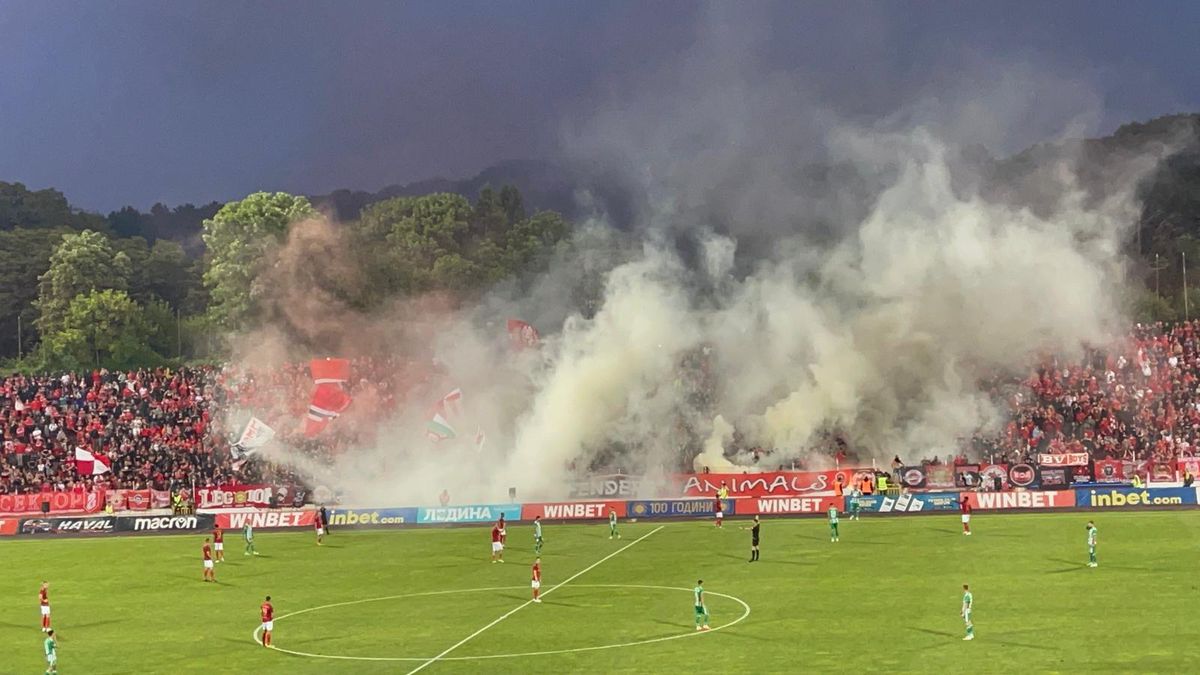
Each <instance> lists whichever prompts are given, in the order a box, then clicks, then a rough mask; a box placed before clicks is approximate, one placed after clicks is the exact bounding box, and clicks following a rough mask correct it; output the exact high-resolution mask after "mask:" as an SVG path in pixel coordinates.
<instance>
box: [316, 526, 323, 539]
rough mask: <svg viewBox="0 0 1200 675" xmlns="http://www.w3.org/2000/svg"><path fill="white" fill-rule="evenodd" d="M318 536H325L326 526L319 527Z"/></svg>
mask: <svg viewBox="0 0 1200 675" xmlns="http://www.w3.org/2000/svg"><path fill="white" fill-rule="evenodd" d="M317 536H318V537H323V536H325V528H323V527H318V528H317Z"/></svg>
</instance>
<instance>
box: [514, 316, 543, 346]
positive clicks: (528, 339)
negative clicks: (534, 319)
mask: <svg viewBox="0 0 1200 675" xmlns="http://www.w3.org/2000/svg"><path fill="white" fill-rule="evenodd" d="M508 340H509V342H511V343H512V348H513V351H518V352H519V351H521V350H523V349H533V348H534V347H537V346H538V342H539V341H541V336H539V335H538V332H537V329H536V328H534V327H533V326H531V325H529V324H528V323H526V322H524V321H521V320H520V319H509V320H508Z"/></svg>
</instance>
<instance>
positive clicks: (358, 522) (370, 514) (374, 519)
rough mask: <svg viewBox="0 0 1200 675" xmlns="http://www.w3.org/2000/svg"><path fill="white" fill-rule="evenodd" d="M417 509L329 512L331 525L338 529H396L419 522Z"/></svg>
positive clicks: (334, 510) (336, 509)
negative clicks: (396, 527)
mask: <svg viewBox="0 0 1200 675" xmlns="http://www.w3.org/2000/svg"><path fill="white" fill-rule="evenodd" d="M417 511H418V509H417V508H416V507H407V508H399V509H343V508H335V509H330V510H329V524H330V526H336V527H350V528H356V527H363V528H371V527H395V526H397V525H411V524H413V523H415V522H417Z"/></svg>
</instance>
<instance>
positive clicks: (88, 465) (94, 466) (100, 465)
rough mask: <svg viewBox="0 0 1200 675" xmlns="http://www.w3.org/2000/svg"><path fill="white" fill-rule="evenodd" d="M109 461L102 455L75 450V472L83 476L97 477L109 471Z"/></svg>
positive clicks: (80, 449)
mask: <svg viewBox="0 0 1200 675" xmlns="http://www.w3.org/2000/svg"><path fill="white" fill-rule="evenodd" d="M109 464H110V462H109V460H108V458H107V457H104V456H102V455H93V454H92V453H90V452H88V451H87V450H84V449H83V448H75V470H76V471H78V472H79V473H80V474H82V475H84V476H99V475H100V474H102V473H107V472H108V470H109Z"/></svg>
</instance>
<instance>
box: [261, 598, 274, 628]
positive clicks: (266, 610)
mask: <svg viewBox="0 0 1200 675" xmlns="http://www.w3.org/2000/svg"><path fill="white" fill-rule="evenodd" d="M274 616H275V608H274V607H272V606H271V603H269V602H264V603H263V604H262V620H263V623H266V622H268V621H270V620H271V619H272V618H273V617H274Z"/></svg>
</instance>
